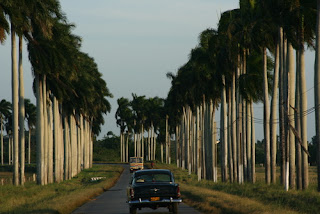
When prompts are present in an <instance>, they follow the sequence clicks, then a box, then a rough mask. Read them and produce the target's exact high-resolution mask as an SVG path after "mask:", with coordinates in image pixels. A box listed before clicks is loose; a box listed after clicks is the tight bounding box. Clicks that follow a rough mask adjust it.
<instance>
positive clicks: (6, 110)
mask: <svg viewBox="0 0 320 214" xmlns="http://www.w3.org/2000/svg"><path fill="white" fill-rule="evenodd" d="M10 111H11V103H10V102H8V101H6V100H5V99H3V100H1V101H0V126H1V164H2V165H3V164H4V162H3V149H4V147H3V125H4V122H5V120H7V118H8V116H9V115H10Z"/></svg>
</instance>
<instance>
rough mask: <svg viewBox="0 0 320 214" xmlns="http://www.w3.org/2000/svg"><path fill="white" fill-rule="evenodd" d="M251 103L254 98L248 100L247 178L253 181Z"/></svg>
mask: <svg viewBox="0 0 320 214" xmlns="http://www.w3.org/2000/svg"><path fill="white" fill-rule="evenodd" d="M251 105H252V100H248V102H247V109H246V111H247V124H246V125H247V129H246V130H247V180H248V181H249V182H252V151H251V149H252V145H251V144H252V134H251V132H252V125H251V120H252V119H251Z"/></svg>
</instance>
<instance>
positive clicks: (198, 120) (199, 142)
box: [196, 106, 202, 181]
mask: <svg viewBox="0 0 320 214" xmlns="http://www.w3.org/2000/svg"><path fill="white" fill-rule="evenodd" d="M196 132H197V133H196V134H197V175H198V181H200V180H201V174H202V172H201V170H202V164H201V162H202V159H201V157H202V155H201V150H202V148H201V140H200V106H197V122H196Z"/></svg>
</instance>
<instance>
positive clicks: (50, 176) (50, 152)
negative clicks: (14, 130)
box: [47, 99, 54, 184]
mask: <svg viewBox="0 0 320 214" xmlns="http://www.w3.org/2000/svg"><path fill="white" fill-rule="evenodd" d="M52 121H53V112H52V103H51V101H50V99H48V107H47V127H48V128H47V139H48V142H47V144H48V183H49V184H50V183H53V181H54V179H53V132H52Z"/></svg>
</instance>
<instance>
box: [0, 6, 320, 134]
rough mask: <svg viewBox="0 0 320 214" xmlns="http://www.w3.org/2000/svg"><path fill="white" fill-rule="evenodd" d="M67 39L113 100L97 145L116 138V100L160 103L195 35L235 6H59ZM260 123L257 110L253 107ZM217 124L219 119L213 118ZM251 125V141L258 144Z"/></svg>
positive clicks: (28, 82) (5, 92)
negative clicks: (68, 29)
mask: <svg viewBox="0 0 320 214" xmlns="http://www.w3.org/2000/svg"><path fill="white" fill-rule="evenodd" d="M60 3H61V7H62V10H63V11H64V12H65V13H66V15H67V18H68V21H69V22H71V23H74V24H75V25H76V27H75V29H74V31H73V33H74V34H76V35H78V36H80V37H81V38H82V47H81V51H83V52H85V53H88V54H89V55H90V56H91V57H93V58H94V59H95V62H96V63H97V64H98V69H99V72H100V73H102V78H103V79H104V80H105V81H106V83H107V87H108V88H109V90H110V92H111V93H112V94H113V96H114V98H108V100H109V102H110V103H111V106H112V110H111V112H110V113H109V114H108V115H106V116H105V124H104V125H103V126H102V128H101V134H100V135H99V137H98V139H101V138H102V137H103V136H104V135H106V133H107V132H108V131H112V132H113V133H115V134H116V135H118V134H119V127H117V126H116V120H115V112H116V109H117V107H118V106H117V99H118V98H120V97H125V98H128V99H130V100H131V99H132V95H131V94H132V93H135V94H137V95H138V96H142V95H145V96H146V97H155V96H158V97H162V98H166V97H167V93H168V91H169V89H170V86H171V82H170V80H169V79H168V78H167V77H166V73H168V72H172V73H176V72H177V70H178V69H179V67H181V66H182V65H183V64H185V63H186V62H187V61H188V57H189V53H190V51H191V49H192V48H194V47H195V46H196V45H197V44H198V36H199V34H200V33H201V32H202V31H203V30H205V29H207V28H217V23H218V21H219V17H220V14H221V13H223V12H224V11H226V10H230V9H235V8H238V7H239V0H223V1H221V0H107V1H106V0H94V1H89V0H60ZM24 52H25V53H24V79H25V96H26V98H29V99H31V101H32V102H33V103H34V104H35V103H36V100H35V96H34V94H33V92H32V82H33V76H32V70H31V67H30V63H29V61H28V54H27V52H26V51H24ZM313 65H314V52H312V51H307V53H306V74H307V90H308V92H307V93H308V109H309V108H312V107H313V106H314V104H313ZM0 72H1V76H0V99H6V100H8V101H10V102H11V100H12V99H11V60H10V41H9V40H7V41H6V42H5V44H4V45H0ZM254 109H255V118H258V119H262V118H263V114H262V109H263V108H262V104H261V103H260V104H257V105H255V106H254ZM216 115H217V118H216V120H217V122H219V120H220V118H219V114H218V113H217V114H216ZM262 128H263V127H262V124H259V123H257V124H256V135H257V136H256V139H257V140H261V139H262V138H263V131H262ZM314 133H315V131H314V113H313V114H310V115H309V116H308V139H309V140H310V139H311V137H312V136H314Z"/></svg>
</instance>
